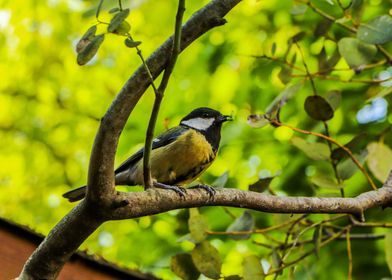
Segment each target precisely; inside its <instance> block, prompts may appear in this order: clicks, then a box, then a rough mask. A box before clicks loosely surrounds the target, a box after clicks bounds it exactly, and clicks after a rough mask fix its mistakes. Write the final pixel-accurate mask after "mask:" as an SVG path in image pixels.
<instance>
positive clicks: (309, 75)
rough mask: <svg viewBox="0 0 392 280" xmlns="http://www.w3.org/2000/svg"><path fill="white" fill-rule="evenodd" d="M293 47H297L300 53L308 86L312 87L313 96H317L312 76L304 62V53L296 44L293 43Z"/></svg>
mask: <svg viewBox="0 0 392 280" xmlns="http://www.w3.org/2000/svg"><path fill="white" fill-rule="evenodd" d="M295 45H296V46H297V48H298V50H299V53H300V55H301V58H302V64H303V65H304V67H305V71H306V76H307V77H308V78H309V80H310V84H311V85H312V90H313V94H314V95H317V89H316V85H315V83H314V80H313V76H312V74H310V71H309V67H308V64H307V63H306V61H305V56H304V53H303V52H302V49H301V47H300V45H299V44H298V42H295Z"/></svg>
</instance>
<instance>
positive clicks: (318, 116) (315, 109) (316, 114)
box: [305, 95, 333, 121]
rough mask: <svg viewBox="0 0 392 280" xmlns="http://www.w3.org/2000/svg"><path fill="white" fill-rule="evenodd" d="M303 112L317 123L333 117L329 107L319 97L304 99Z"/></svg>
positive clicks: (313, 96)
mask: <svg viewBox="0 0 392 280" xmlns="http://www.w3.org/2000/svg"><path fill="white" fill-rule="evenodd" d="M305 111H306V113H308V115H309V116H310V117H311V118H313V119H315V120H318V121H327V120H330V119H332V117H333V109H332V107H331V105H330V104H329V103H328V102H327V101H326V100H325V99H324V98H323V97H321V96H319V95H311V96H308V97H307V98H306V100H305Z"/></svg>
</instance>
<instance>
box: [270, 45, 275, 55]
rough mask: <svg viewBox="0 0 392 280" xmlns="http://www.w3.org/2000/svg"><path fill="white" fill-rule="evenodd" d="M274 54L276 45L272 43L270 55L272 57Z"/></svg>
mask: <svg viewBox="0 0 392 280" xmlns="http://www.w3.org/2000/svg"><path fill="white" fill-rule="evenodd" d="M275 52H276V43H275V42H273V43H272V46H271V54H272V55H275Z"/></svg>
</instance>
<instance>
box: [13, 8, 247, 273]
mask: <svg viewBox="0 0 392 280" xmlns="http://www.w3.org/2000/svg"><path fill="white" fill-rule="evenodd" d="M240 1H241V0H213V1H211V2H210V3H209V4H207V5H206V6H204V7H203V8H201V9H200V10H198V11H197V12H195V13H194V14H193V15H192V17H191V18H190V19H189V20H188V21H187V22H186V23H185V24H184V26H183V27H182V36H181V51H183V50H184V49H185V48H186V47H188V46H189V45H190V44H191V43H192V42H193V41H195V40H196V39H198V38H199V37H200V36H202V35H203V34H204V33H206V32H207V31H209V30H210V29H212V28H214V27H216V26H220V25H223V24H225V23H226V21H225V19H224V18H223V17H224V16H225V15H226V14H227V13H228V12H229V11H230V10H231V9H233V8H234V7H235V6H236V5H237V4H238V3H239V2H240ZM172 45H173V39H172V37H170V38H169V39H167V40H166V41H165V42H164V43H163V44H162V45H161V46H160V47H159V48H158V49H157V50H156V51H155V52H154V53H153V54H152V55H151V56H150V57H149V58H148V59H147V60H146V65H147V66H148V69H150V71H151V75H152V77H153V78H154V79H155V78H156V77H158V76H159V74H160V73H161V72H162V71H163V69H164V68H165V66H166V65H167V62H168V59H169V57H170V52H171V49H172ZM150 84H151V79H150V78H149V76H148V73H147V71H146V67H145V65H141V66H140V67H139V68H138V69H137V70H136V71H135V72H134V73H133V75H132V76H131V77H130V78H129V79H128V81H127V82H126V83H125V85H124V86H123V88H122V89H121V91H120V92H119V94H118V95H117V96H116V98H115V100H114V101H113V103H112V104H111V106H110V108H109V109H108V111H107V112H106V114H105V116H104V117H103V118H102V119H101V124H100V127H99V130H98V132H97V135H96V138H95V142H94V145H93V149H92V153H91V157H90V166H89V172H88V188H87V196H86V199H85V200H84V201H83V202H81V203H80V204H79V205H78V206H76V207H75V208H74V209H73V210H72V211H71V212H70V213H68V214H67V215H66V216H65V217H64V218H63V219H62V220H61V221H60V222H59V223H58V224H57V225H56V226H55V227H54V228H53V229H52V231H51V232H50V233H49V235H48V236H47V237H46V238H45V239H44V241H43V242H42V243H41V245H40V246H39V247H38V248H37V249H36V250H35V252H34V253H33V255H32V256H31V257H30V258H29V260H28V261H27V262H26V264H25V266H24V268H23V271H22V272H21V275H20V277H19V279H55V278H56V276H57V275H58V273H59V271H60V270H61V268H62V267H63V265H64V263H65V262H66V261H67V260H68V259H69V257H70V256H71V255H72V253H73V252H74V251H75V250H76V249H77V248H78V247H79V246H80V244H82V243H83V241H84V240H85V239H86V238H87V237H88V236H89V235H90V234H91V233H92V232H94V231H95V230H96V229H97V228H98V227H99V226H100V225H101V224H102V223H103V222H104V218H106V213H110V212H111V211H112V210H113V209H115V207H119V206H121V205H124V204H125V203H126V201H123V200H118V199H117V198H118V196H116V192H115V190H114V172H113V170H114V158H115V153H116V150H117V144H118V140H119V137H120V134H121V132H122V130H123V128H124V126H125V123H126V121H127V119H128V117H129V115H130V114H131V112H132V110H133V109H134V108H135V106H136V104H137V102H138V101H139V99H140V97H141V96H142V95H143V93H144V92H145V91H146V89H147V88H148V86H149V85H150Z"/></svg>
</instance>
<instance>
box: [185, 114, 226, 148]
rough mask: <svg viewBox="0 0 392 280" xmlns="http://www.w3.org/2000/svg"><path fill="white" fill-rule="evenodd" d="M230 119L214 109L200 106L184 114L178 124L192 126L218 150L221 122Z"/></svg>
mask: <svg viewBox="0 0 392 280" xmlns="http://www.w3.org/2000/svg"><path fill="white" fill-rule="evenodd" d="M229 120H232V118H231V116H225V115H222V114H221V113H220V112H219V111H216V110H214V109H210V108H206V107H201V108H197V109H195V110H193V111H192V112H190V113H189V114H188V115H186V116H185V117H184V118H183V119H182V120H181V122H180V125H183V126H186V127H189V128H193V129H195V130H197V131H199V132H200V133H202V134H203V135H204V136H205V137H206V139H207V140H208V142H210V144H211V145H212V146H213V148H214V149H215V150H218V147H219V141H220V130H221V127H222V123H224V122H226V121H229Z"/></svg>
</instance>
